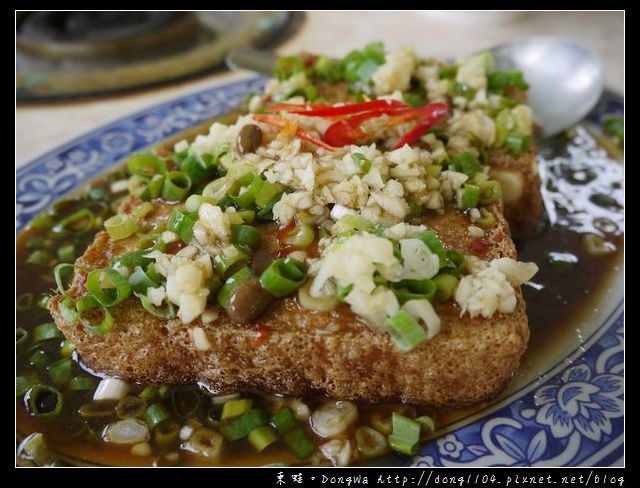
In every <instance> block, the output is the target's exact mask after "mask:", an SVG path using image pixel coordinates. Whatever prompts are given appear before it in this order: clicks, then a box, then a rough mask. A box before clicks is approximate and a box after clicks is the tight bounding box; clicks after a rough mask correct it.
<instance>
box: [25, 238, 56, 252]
mask: <svg viewBox="0 0 640 488" xmlns="http://www.w3.org/2000/svg"><path fill="white" fill-rule="evenodd" d="M53 246H54V242H53V241H52V240H51V239H46V238H44V237H43V236H34V237H30V238H29V239H27V242H26V244H25V247H26V248H27V249H51V248H52V247H53Z"/></svg>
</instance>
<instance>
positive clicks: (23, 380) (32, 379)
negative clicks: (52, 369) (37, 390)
mask: <svg viewBox="0 0 640 488" xmlns="http://www.w3.org/2000/svg"><path fill="white" fill-rule="evenodd" d="M39 382H40V378H38V373H36V372H35V371H31V372H30V373H28V374H26V375H22V376H16V398H18V397H21V396H22V395H24V394H25V393H26V392H28V391H29V390H30V389H31V388H32V387H34V386H36V385H37V384H38V383H39Z"/></svg>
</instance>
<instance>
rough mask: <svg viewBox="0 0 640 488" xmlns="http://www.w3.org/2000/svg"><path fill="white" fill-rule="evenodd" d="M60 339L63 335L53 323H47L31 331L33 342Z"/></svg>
mask: <svg viewBox="0 0 640 488" xmlns="http://www.w3.org/2000/svg"><path fill="white" fill-rule="evenodd" d="M61 337H63V334H62V332H60V329H58V326H57V325H56V323H55V322H47V323H46V324H42V325H39V326H38V327H36V328H35V329H33V342H41V341H46V340H49V339H59V338H61Z"/></svg>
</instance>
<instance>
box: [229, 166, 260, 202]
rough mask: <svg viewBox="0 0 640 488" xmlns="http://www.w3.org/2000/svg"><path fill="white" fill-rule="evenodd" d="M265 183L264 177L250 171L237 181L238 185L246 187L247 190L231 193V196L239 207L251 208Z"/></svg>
mask: <svg viewBox="0 0 640 488" xmlns="http://www.w3.org/2000/svg"><path fill="white" fill-rule="evenodd" d="M263 185H264V180H263V179H262V178H260V177H259V176H258V175H256V174H254V173H248V174H246V175H244V176H242V177H240V178H239V179H238V180H237V181H236V186H237V187H239V188H243V187H245V188H246V190H245V191H243V192H242V193H238V195H232V194H229V197H230V198H231V200H232V201H233V203H234V204H235V206H237V207H238V208H242V209H248V208H251V206H252V205H253V204H254V202H255V200H256V197H257V196H258V194H259V193H260V190H261V189H262V186H263Z"/></svg>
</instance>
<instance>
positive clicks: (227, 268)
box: [213, 247, 250, 279]
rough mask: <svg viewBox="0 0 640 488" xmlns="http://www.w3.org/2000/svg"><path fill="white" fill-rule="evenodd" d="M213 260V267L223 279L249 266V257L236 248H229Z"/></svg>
mask: <svg viewBox="0 0 640 488" xmlns="http://www.w3.org/2000/svg"><path fill="white" fill-rule="evenodd" d="M225 251H226V253H225V252H223V253H221V254H216V255H215V256H214V258H213V267H214V269H215V270H216V273H218V275H220V276H221V277H222V278H223V279H225V278H228V277H229V276H231V275H232V274H233V273H234V272H235V271H236V270H237V269H238V268H241V267H243V266H246V265H247V264H249V260H250V258H249V256H247V254H245V253H244V252H242V251H241V250H240V249H238V248H237V247H232V248H229V249H228V250H225Z"/></svg>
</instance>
